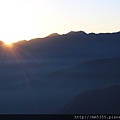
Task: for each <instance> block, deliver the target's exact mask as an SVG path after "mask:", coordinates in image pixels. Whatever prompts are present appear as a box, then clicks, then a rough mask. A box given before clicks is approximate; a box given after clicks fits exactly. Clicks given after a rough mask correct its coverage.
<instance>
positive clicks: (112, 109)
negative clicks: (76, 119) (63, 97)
mask: <svg viewBox="0 0 120 120" xmlns="http://www.w3.org/2000/svg"><path fill="white" fill-rule="evenodd" d="M58 113H61V114H120V85H117V86H112V87H108V88H105V89H100V90H91V91H87V92H84V93H82V94H80V95H78V96H77V97H75V98H74V99H73V100H72V101H71V102H70V103H69V104H67V105H66V106H65V107H63V108H62V109H61V110H60V111H58Z"/></svg>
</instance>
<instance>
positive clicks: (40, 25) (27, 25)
mask: <svg viewBox="0 0 120 120" xmlns="http://www.w3.org/2000/svg"><path fill="white" fill-rule="evenodd" d="M80 30H81V31H85V32H86V33H90V32H94V33H101V32H102V33H105V32H117V31H120V0H0V40H3V41H5V42H11V41H12V42H15V41H18V40H29V39H32V38H38V37H40V38H41V37H45V36H47V35H49V34H51V33H59V34H66V33H68V32H70V31H80Z"/></svg>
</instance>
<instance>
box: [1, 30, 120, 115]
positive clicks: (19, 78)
mask: <svg viewBox="0 0 120 120" xmlns="http://www.w3.org/2000/svg"><path fill="white" fill-rule="evenodd" d="M119 45H120V32H117V33H100V34H95V33H90V34H87V33H85V32H83V31H79V32H70V33H68V34H64V35H59V34H57V33H54V34H51V35H49V36H47V37H45V38H35V39H32V40H30V41H26V40H23V41H19V42H17V43H14V44H13V45H12V46H11V47H7V46H5V45H4V44H3V42H0V51H1V52H0V95H1V99H0V106H1V107H0V113H2V114H3V113H27V114H30V113H38V114H47V113H48V114H53V113H56V112H57V111H59V110H60V112H59V113H62V114H63V113H70V114H72V113H89V111H84V109H82V107H84V106H81V104H83V105H85V104H86V103H88V104H90V101H87V100H86V99H85V101H84V100H83V101H82V103H81V99H82V97H81V94H84V93H83V92H85V91H90V94H89V98H88V95H86V96H85V97H86V98H88V100H89V99H90V100H91V99H93V98H92V92H91V90H93V89H96V90H97V89H105V88H108V87H109V86H113V85H114V86H116V85H119V84H120V47H119ZM117 90H118V89H116V91H117ZM103 91H104V90H103ZM116 91H114V92H116ZM108 93H109V94H110V95H111V97H112V96H113V94H112V93H113V91H112V92H111V90H110V91H109V92H108ZM118 93H119V91H118ZM96 94H97V92H95V95H96ZM102 94H104V93H103V92H101V94H100V95H102ZM78 95H80V97H78V99H77V100H78V104H79V106H78V107H75V108H74V100H73V99H74V98H75V97H76V96H78ZM113 97H114V96H113ZM106 99H107V98H106ZM108 99H109V97H108ZM72 100H73V102H72V103H70V101H72ZM100 100H101V101H104V99H103V98H102V97H101V98H100ZM93 101H94V102H95V99H93ZM111 101H112V99H111ZM97 102H98V101H96V102H95V104H94V106H96V104H97ZM113 102H115V101H113ZM69 103H70V104H69ZM116 103H117V101H116ZM71 104H73V106H72V105H71ZM76 104H77V103H76ZM105 104H106V103H105ZM66 105H70V110H71V111H69V110H68V109H69V107H64V106H66ZM101 105H103V103H101ZM75 106H76V105H75ZM106 106H107V105H106ZM72 107H73V110H74V111H72ZM80 107H81V109H80ZM87 107H89V110H90V109H92V108H91V106H87ZM87 107H86V109H87ZM106 108H107V107H106ZM108 108H109V107H108ZM96 109H97V107H96V108H95V109H94V110H96ZM101 110H102V109H101ZM106 111H107V109H106ZM98 112H99V111H98ZM104 112H105V111H103V113H104ZM110 112H111V111H108V113H110ZM93 113H94V111H93ZM101 113H102V112H101ZM115 113H117V112H116V111H115Z"/></svg>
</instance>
